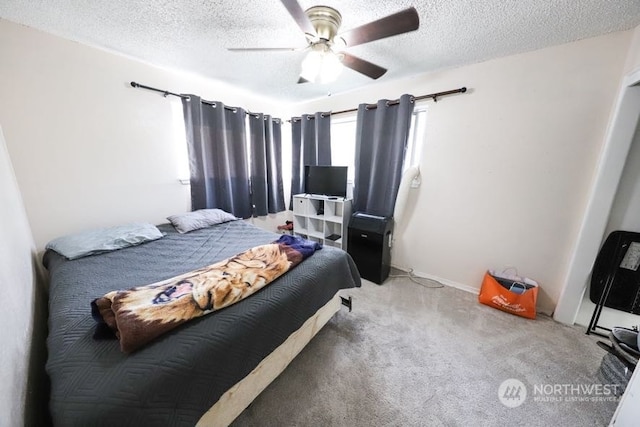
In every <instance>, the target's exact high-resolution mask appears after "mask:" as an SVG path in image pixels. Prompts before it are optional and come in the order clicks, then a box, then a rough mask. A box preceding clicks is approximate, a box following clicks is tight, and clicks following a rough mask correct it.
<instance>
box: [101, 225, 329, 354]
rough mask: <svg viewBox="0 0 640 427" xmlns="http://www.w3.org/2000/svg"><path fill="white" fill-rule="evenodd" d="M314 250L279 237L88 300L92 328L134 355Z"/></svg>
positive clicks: (244, 294) (268, 280)
mask: <svg viewBox="0 0 640 427" xmlns="http://www.w3.org/2000/svg"><path fill="white" fill-rule="evenodd" d="M320 248H321V247H320V245H319V244H317V243H315V242H311V241H308V240H304V239H301V238H299V237H293V236H289V235H283V236H281V237H280V238H279V239H278V240H276V241H274V242H272V243H270V244H267V245H261V246H256V247H254V248H251V249H249V250H247V251H245V252H242V253H239V254H237V255H235V256H233V257H231V258H228V259H225V260H223V261H220V262H217V263H215V264H211V265H209V266H207V267H203V268H200V269H198V270H195V271H191V272H189V273H185V274H182V275H180V276H176V277H172V278H171V279H167V280H163V281H161V282H157V283H153V284H150V285H146V286H140V287H136V288H133V289H129V290H126V291H112V292H109V293H107V294H106V295H104V296H103V297H101V298H97V299H95V300H93V302H92V303H91V309H92V314H93V317H94V319H95V320H96V321H97V322H98V327H99V328H100V327H105V325H106V327H108V328H109V330H111V331H112V332H113V333H115V335H116V337H118V339H119V340H120V348H121V349H122V351H123V352H125V353H130V352H132V351H135V350H137V349H138V348H140V347H141V346H143V345H145V344H147V343H148V342H149V341H151V340H153V339H154V338H156V337H158V336H159V335H161V334H163V333H165V332H167V331H169V330H171V329H173V328H175V327H176V326H178V325H180V324H182V323H184V322H186V321H188V320H191V319H194V318H196V317H200V316H204V315H205V314H209V313H211V312H213V311H215V310H220V309H221V308H224V307H227V306H229V305H231V304H233V303H236V302H238V301H240V300H242V299H243V298H246V297H248V296H249V295H251V294H253V293H255V292H256V291H258V290H259V289H261V288H263V287H265V286H266V285H268V284H269V283H271V282H272V281H274V280H275V279H277V278H278V277H280V276H281V275H283V274H284V273H285V272H287V271H288V270H290V269H292V268H293V267H295V266H296V265H298V264H299V263H300V262H302V261H303V260H304V259H306V258H307V257H309V256H311V255H312V254H313V253H314V252H315V251H316V250H318V249H320Z"/></svg>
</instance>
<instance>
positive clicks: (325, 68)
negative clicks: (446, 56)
mask: <svg viewBox="0 0 640 427" xmlns="http://www.w3.org/2000/svg"><path fill="white" fill-rule="evenodd" d="M281 2H282V4H283V5H284V7H285V8H286V9H287V11H288V12H289V14H290V15H291V16H292V17H293V19H294V20H295V21H296V23H297V24H298V26H299V27H300V29H301V30H302V31H303V32H304V34H305V37H306V39H307V46H305V47H300V48H295V47H285V48H229V49H227V50H230V51H234V52H240V51H244V52H246V51H300V50H309V53H308V54H307V56H306V57H305V59H304V60H303V61H302V72H301V73H300V79H299V80H298V83H306V82H313V83H329V82H332V81H334V80H335V79H336V78H337V77H338V75H339V74H340V72H341V71H342V68H343V66H346V67H349V68H351V69H352V70H355V71H357V72H359V73H361V74H364V75H365V76H368V77H370V78H372V79H377V78H379V77H381V76H382V75H383V74H384V73H386V72H387V69H386V68H383V67H381V66H379V65H376V64H374V63H371V62H369V61H366V60H364V59H362V58H358V57H357V56H354V55H351V54H349V53H346V52H345V49H347V48H349V47H353V46H357V45H361V44H364V43H369V42H372V41H375V40H380V39H383V38H386V37H391V36H395V35H398V34H403V33H407V32H409V31H414V30H417V29H418V27H419V26H420V19H419V17H418V12H416V9H415V8H413V7H410V8H408V9H405V10H402V11H400V12H397V13H394V14H392V15H389V16H386V17H384V18H382V19H378V20H376V21H373V22H370V23H368V24H365V25H362V26H360V27H356V28H353V29H351V30H349V31H346V32H343V33H340V34H338V30H339V29H340V25H341V24H342V15H340V12H338V11H337V10H336V9H334V8H332V7H329V6H313V7H310V8H309V9H307V10H303V9H302V7H300V5H299V4H298V2H297V1H296V0H281Z"/></svg>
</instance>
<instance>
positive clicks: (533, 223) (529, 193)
mask: <svg viewBox="0 0 640 427" xmlns="http://www.w3.org/2000/svg"><path fill="white" fill-rule="evenodd" d="M631 38H632V32H631V31H621V32H615V33H610V34H606V35H603V36H599V37H593V38H588V39H583V40H579V41H575V42H571V43H566V44H562V45H557V46H551V47H547V48H543V49H539V50H534V51H531V52H526V53H521V54H517V55H512V56H507V57H502V58H496V59H491V60H487V61H484V62H479V63H476V64H471V65H467V66H463V67H459V68H451V69H443V70H440V71H437V72H432V73H426V74H424V75H419V76H414V77H411V78H401V79H397V80H389V81H384V80H383V79H381V81H380V82H376V83H372V84H371V85H369V86H367V87H365V88H362V89H357V90H354V91H352V92H349V93H346V94H336V95H333V96H331V97H326V98H323V99H318V100H316V101H313V102H309V103H305V104H299V105H296V108H297V110H296V111H297V112H298V113H302V112H312V111H328V110H334V111H335V110H343V109H347V108H352V107H355V106H356V104H358V103H360V102H368V103H371V102H375V101H376V100H377V99H383V98H387V99H393V98H397V97H398V96H399V95H401V94H402V93H411V94H414V95H416V96H417V95H423V94H428V93H433V92H438V91H443V90H450V89H455V88H459V87H462V86H465V87H467V88H468V89H469V90H468V91H467V93H465V94H464V95H456V96H451V97H448V98H445V99H442V101H439V102H438V103H437V104H434V103H431V104H429V105H430V106H429V113H428V118H427V123H426V126H425V127H426V134H425V137H424V145H423V147H422V155H421V159H420V164H419V166H420V172H421V175H422V184H421V186H420V187H419V188H417V189H415V191H413V192H412V193H411V195H410V199H409V200H408V202H407V209H406V210H405V220H403V221H402V224H400V225H399V226H398V227H397V228H396V231H395V235H396V237H395V242H394V248H393V262H394V264H395V265H397V266H399V267H402V268H405V269H406V268H409V267H411V268H413V269H414V271H421V272H423V273H425V274H428V275H430V276H434V277H441V278H445V279H446V280H448V281H450V282H455V283H459V284H464V285H467V286H468V287H470V288H475V289H479V287H480V284H481V281H482V275H483V274H484V272H485V271H486V270H487V269H489V268H496V269H500V268H504V267H506V266H517V267H518V269H519V272H520V273H521V274H522V275H525V276H528V277H531V278H533V279H536V280H537V281H538V282H539V283H540V284H541V288H542V292H541V293H540V294H539V296H538V308H539V310H541V311H542V312H543V313H545V314H550V313H551V312H552V311H553V310H554V307H555V305H556V304H557V302H558V300H559V297H560V292H561V290H562V284H563V283H564V278H565V276H566V272H567V269H568V266H569V262H570V259H571V253H572V250H573V247H574V243H575V241H576V239H577V236H578V232H579V230H580V223H581V219H582V217H583V214H584V211H585V208H586V205H587V201H588V194H589V188H590V183H591V182H592V181H593V179H594V176H595V169H596V165H597V163H598V158H599V156H600V152H601V149H602V146H603V140H604V135H605V132H606V128H607V121H608V119H609V116H610V113H611V111H612V108H613V107H614V105H615V98H616V92H617V90H618V88H619V85H620V79H621V77H622V70H623V68H624V67H625V61H626V55H627V52H628V49H629V45H630V43H631Z"/></svg>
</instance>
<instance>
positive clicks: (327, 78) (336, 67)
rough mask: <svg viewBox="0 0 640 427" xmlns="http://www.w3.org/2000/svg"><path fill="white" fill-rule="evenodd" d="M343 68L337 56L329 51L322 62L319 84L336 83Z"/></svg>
mask: <svg viewBox="0 0 640 427" xmlns="http://www.w3.org/2000/svg"><path fill="white" fill-rule="evenodd" d="M343 68H344V66H343V65H342V62H340V59H339V58H338V56H337V55H336V54H335V53H333V52H331V51H329V52H327V53H326V54H325V55H324V57H323V61H322V65H321V69H320V75H319V82H320V83H331V82H334V81H336V79H337V78H338V76H339V75H340V73H341V72H342V69H343Z"/></svg>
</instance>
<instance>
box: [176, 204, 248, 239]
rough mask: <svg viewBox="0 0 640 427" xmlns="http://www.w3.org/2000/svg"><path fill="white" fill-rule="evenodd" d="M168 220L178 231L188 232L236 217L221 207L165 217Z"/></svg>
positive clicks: (233, 219)
mask: <svg viewBox="0 0 640 427" xmlns="http://www.w3.org/2000/svg"><path fill="white" fill-rule="evenodd" d="M167 219H168V220H169V222H171V224H172V225H173V226H174V227H175V229H176V230H178V233H188V232H189V231H193V230H199V229H201V228H205V227H210V226H212V225H216V224H222V223H223V222H229V221H235V220H237V219H240V218H236V217H235V216H233V215H231V214H230V213H229V212H225V211H223V210H222V209H200V210H197V211H193V212H187V213H183V214H178V215H171V216H169V217H167Z"/></svg>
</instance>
